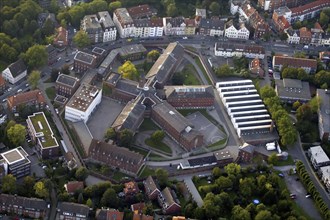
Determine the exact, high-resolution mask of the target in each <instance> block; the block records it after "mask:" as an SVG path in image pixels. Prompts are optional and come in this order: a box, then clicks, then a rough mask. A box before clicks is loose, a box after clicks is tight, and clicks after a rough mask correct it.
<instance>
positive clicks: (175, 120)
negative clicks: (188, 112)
mask: <svg viewBox="0 0 330 220" xmlns="http://www.w3.org/2000/svg"><path fill="white" fill-rule="evenodd" d="M151 119H152V120H153V121H154V122H156V123H157V124H158V125H159V126H160V127H161V128H162V129H164V131H165V132H166V133H167V134H168V135H169V136H171V137H172V138H173V139H174V140H175V141H176V142H177V143H178V144H179V145H180V146H182V147H183V148H184V149H186V150H187V151H191V150H192V149H194V148H197V147H201V146H202V145H203V135H202V134H201V133H200V132H198V131H196V130H195V129H194V128H193V125H192V123H190V122H189V121H188V119H186V118H185V117H184V116H183V115H181V114H180V113H179V112H178V111H177V110H175V108H174V107H172V106H171V105H170V104H169V103H168V102H166V101H164V102H163V103H159V104H156V105H154V106H153V107H152V113H151Z"/></svg>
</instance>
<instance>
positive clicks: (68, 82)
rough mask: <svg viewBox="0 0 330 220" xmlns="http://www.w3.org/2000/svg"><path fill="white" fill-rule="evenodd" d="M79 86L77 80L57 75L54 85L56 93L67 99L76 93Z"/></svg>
mask: <svg viewBox="0 0 330 220" xmlns="http://www.w3.org/2000/svg"><path fill="white" fill-rule="evenodd" d="M79 85H80V83H79V79H78V78H75V77H72V76H69V75H66V74H59V75H58V77H57V79H56V83H55V89H56V93H57V94H58V95H61V96H64V97H67V98H69V97H71V96H72V95H73V94H74V93H75V92H76V91H77V89H78V87H79Z"/></svg>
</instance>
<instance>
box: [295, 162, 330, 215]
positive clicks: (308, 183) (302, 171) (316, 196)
mask: <svg viewBox="0 0 330 220" xmlns="http://www.w3.org/2000/svg"><path fill="white" fill-rule="evenodd" d="M296 169H297V173H298V175H299V177H300V179H301V181H302V183H303V184H304V186H305V188H306V189H307V191H308V193H310V194H311V195H312V197H313V200H314V201H315V204H316V207H317V208H318V209H319V210H320V212H321V214H322V216H323V217H324V219H330V210H329V208H328V206H327V204H326V203H325V202H324V201H323V199H322V198H321V196H320V193H319V192H318V191H317V189H316V188H315V186H314V183H313V181H312V180H311V179H310V176H309V174H308V172H307V171H306V168H305V165H304V163H303V162H302V161H300V160H298V161H297V162H296Z"/></svg>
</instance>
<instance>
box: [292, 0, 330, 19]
mask: <svg viewBox="0 0 330 220" xmlns="http://www.w3.org/2000/svg"><path fill="white" fill-rule="evenodd" d="M329 7H330V2H329V0H318V1H312V2H310V3H307V4H304V5H301V6H298V7H295V8H291V11H292V15H291V19H292V20H291V23H294V22H297V21H304V20H308V19H311V18H314V17H315V16H316V15H319V13H320V11H321V10H323V9H326V8H329Z"/></svg>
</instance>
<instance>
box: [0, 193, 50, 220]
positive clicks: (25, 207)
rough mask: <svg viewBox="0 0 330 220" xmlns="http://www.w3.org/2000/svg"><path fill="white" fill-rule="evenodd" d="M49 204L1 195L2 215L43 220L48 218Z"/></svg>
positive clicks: (0, 209)
mask: <svg viewBox="0 0 330 220" xmlns="http://www.w3.org/2000/svg"><path fill="white" fill-rule="evenodd" d="M46 211H47V203H46V201H45V200H42V199H37V198H27V197H22V196H17V195H8V194H3V193H1V194H0V213H11V214H14V215H18V216H22V217H24V218H26V217H29V218H32V219H43V218H45V217H46Z"/></svg>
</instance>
